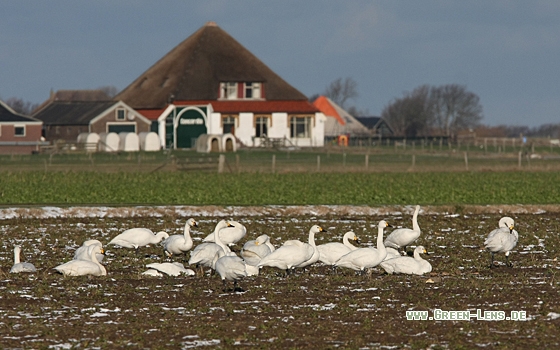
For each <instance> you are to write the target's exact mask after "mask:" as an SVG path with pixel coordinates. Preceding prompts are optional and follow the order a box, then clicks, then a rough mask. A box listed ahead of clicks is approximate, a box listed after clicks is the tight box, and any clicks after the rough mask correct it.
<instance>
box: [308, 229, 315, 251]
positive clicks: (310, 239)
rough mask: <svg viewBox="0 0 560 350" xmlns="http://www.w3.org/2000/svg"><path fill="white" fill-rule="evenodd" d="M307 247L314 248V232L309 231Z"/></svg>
mask: <svg viewBox="0 0 560 350" xmlns="http://www.w3.org/2000/svg"><path fill="white" fill-rule="evenodd" d="M309 245H311V246H313V247H315V232H313V230H311V231H309Z"/></svg>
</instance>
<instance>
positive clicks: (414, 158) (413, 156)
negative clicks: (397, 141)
mask: <svg viewBox="0 0 560 350" xmlns="http://www.w3.org/2000/svg"><path fill="white" fill-rule="evenodd" d="M415 165H416V155H415V154H413V155H412V167H413V168H414V166H415Z"/></svg>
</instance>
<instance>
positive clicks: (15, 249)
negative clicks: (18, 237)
mask: <svg viewBox="0 0 560 350" xmlns="http://www.w3.org/2000/svg"><path fill="white" fill-rule="evenodd" d="M14 253H15V254H19V253H21V246H20V245H16V246H15V247H14Z"/></svg>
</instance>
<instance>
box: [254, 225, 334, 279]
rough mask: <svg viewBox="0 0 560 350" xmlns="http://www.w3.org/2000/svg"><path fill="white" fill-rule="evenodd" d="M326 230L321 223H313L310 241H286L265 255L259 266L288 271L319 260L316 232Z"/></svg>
mask: <svg viewBox="0 0 560 350" xmlns="http://www.w3.org/2000/svg"><path fill="white" fill-rule="evenodd" d="M319 232H326V231H325V230H323V228H322V227H321V226H319V225H313V227H311V229H310V230H309V242H308V243H303V242H300V241H298V240H289V241H286V242H284V245H282V246H281V247H280V248H278V249H276V250H275V251H274V252H272V253H270V254H268V255H267V256H265V257H264V258H263V259H262V260H261V262H259V264H258V266H259V267H264V266H270V267H276V268H279V269H282V270H284V271H286V276H287V275H288V274H289V273H290V270H291V269H293V268H296V267H305V266H308V265H310V264H313V263H314V262H316V261H318V260H319V251H318V250H317V247H316V245H315V233H319Z"/></svg>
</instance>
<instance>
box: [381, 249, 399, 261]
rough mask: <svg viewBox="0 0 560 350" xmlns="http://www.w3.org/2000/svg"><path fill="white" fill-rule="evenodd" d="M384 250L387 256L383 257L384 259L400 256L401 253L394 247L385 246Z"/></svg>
mask: <svg viewBox="0 0 560 350" xmlns="http://www.w3.org/2000/svg"><path fill="white" fill-rule="evenodd" d="M385 250H386V251H387V256H386V257H385V260H384V261H387V260H389V259H394V258H400V257H401V256H402V255H401V253H400V252H399V251H398V250H396V249H395V248H391V247H385Z"/></svg>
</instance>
